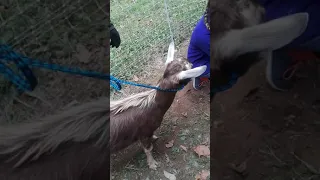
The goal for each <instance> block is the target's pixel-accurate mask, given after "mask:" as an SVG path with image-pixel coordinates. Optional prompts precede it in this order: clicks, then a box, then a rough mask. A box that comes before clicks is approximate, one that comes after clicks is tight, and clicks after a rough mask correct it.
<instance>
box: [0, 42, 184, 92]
mask: <svg viewBox="0 0 320 180" xmlns="http://www.w3.org/2000/svg"><path fill="white" fill-rule="evenodd" d="M1 60H2V61H3V62H5V63H9V62H14V63H15V64H16V65H17V66H18V67H19V69H20V71H22V72H23V74H24V76H25V77H26V79H24V78H22V77H21V76H20V75H17V74H15V73H14V71H12V70H11V69H10V68H9V67H8V66H6V65H5V64H4V63H2V62H1ZM29 66H30V67H38V68H44V69H48V70H53V71H60V72H64V73H69V74H74V75H82V76H86V77H91V78H97V79H102V80H109V81H110V86H111V87H112V88H114V89H115V90H116V91H120V90H121V89H122V87H121V84H127V85H132V86H138V87H144V88H149V89H155V90H158V91H164V92H177V91H180V90H182V89H183V88H184V86H182V87H180V88H178V89H162V88H160V87H156V86H150V85H145V84H139V83H134V82H129V81H125V80H121V79H118V78H116V77H114V76H112V75H109V74H103V73H99V72H94V71H84V70H81V69H78V68H70V67H65V66H60V65H57V64H49V63H46V62H41V61H39V60H36V59H30V58H28V57H25V56H22V55H21V54H18V53H16V52H14V51H13V50H12V48H10V47H9V46H8V45H3V44H0V73H2V74H3V75H4V76H5V78H6V79H8V80H9V81H11V82H12V83H13V84H14V85H16V87H17V88H18V89H19V90H21V91H32V90H33V89H34V87H35V86H36V85H37V83H38V82H37V79H36V78H35V76H34V75H33V73H32V71H31V69H30V68H29Z"/></svg>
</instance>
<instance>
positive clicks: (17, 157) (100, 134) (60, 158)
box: [0, 98, 110, 180]
mask: <svg viewBox="0 0 320 180" xmlns="http://www.w3.org/2000/svg"><path fill="white" fill-rule="evenodd" d="M109 102H110V101H109V98H100V99H99V100H96V101H93V102H90V103H86V104H83V105H80V106H77V107H72V108H70V109H69V110H66V111H64V112H61V113H58V114H56V115H53V116H49V117H46V118H43V119H41V121H36V122H31V123H24V124H17V125H10V126H3V127H0V179H1V180H15V179H22V180H24V179H28V180H29V179H30V180H43V179H46V180H50V179H62V180H64V179H79V180H82V179H83V180H84V179H97V180H99V179H106V178H109V159H110V158H109V146H108V142H109V125H110V123H109V121H110V119H109V113H110V109H109V105H108V104H109Z"/></svg>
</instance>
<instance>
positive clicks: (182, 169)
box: [111, 41, 210, 180]
mask: <svg viewBox="0 0 320 180" xmlns="http://www.w3.org/2000/svg"><path fill="white" fill-rule="evenodd" d="M187 45H188V41H185V42H184V43H183V44H182V45H181V47H179V48H178V49H179V51H178V52H177V53H176V54H177V57H179V56H180V57H183V56H184V57H185V56H186V51H187ZM164 61H165V59H164V58H163V57H162V58H161V57H158V58H156V59H155V62H154V64H152V65H150V68H151V70H150V74H149V73H148V74H145V76H142V77H137V79H139V82H143V83H150V84H153V85H154V84H156V82H157V81H158V79H159V78H160V76H162V73H163V65H164ZM148 72H149V71H148ZM141 90H144V89H141V88H139V90H138V89H136V88H132V87H130V88H126V89H125V90H124V93H125V94H131V93H133V92H137V91H141ZM209 112H210V105H209V87H208V86H207V87H204V89H203V90H201V91H194V90H193V88H192V86H191V83H189V84H188V86H186V87H185V88H184V89H183V90H182V91H180V92H178V93H177V96H176V98H175V101H174V103H173V104H172V106H171V108H170V109H169V111H168V112H167V114H166V115H165V118H164V120H163V123H162V125H161V127H160V128H159V129H158V130H157V132H156V133H155V134H156V135H157V136H158V137H159V139H158V140H157V141H156V142H155V147H154V150H153V153H154V158H155V160H156V161H157V162H158V163H159V166H158V169H157V170H156V171H155V170H151V169H149V168H148V165H147V160H146V155H145V154H144V152H143V150H142V149H141V147H140V146H139V144H134V145H132V146H130V147H128V148H127V149H125V150H123V151H121V152H119V153H117V154H115V155H113V156H112V158H111V159H112V165H111V167H112V179H114V180H134V179H139V180H148V179H149V180H153V179H154V180H159V179H167V178H166V177H165V175H164V171H166V172H168V173H171V174H173V175H175V176H176V178H177V179H186V180H187V179H188V180H189V179H196V178H195V177H196V176H197V175H198V174H199V173H200V172H202V171H205V172H206V171H209V170H210V157H206V156H201V157H198V155H197V154H196V153H195V152H194V151H193V148H194V147H196V146H198V145H204V146H206V147H210V127H209V125H210V115H209ZM172 140H173V146H172V147H167V146H168V145H166V144H168V143H169V142H170V141H171V142H172ZM181 145H182V147H181ZM184 147H185V148H186V150H184ZM203 174H204V173H203ZM207 179H210V177H207Z"/></svg>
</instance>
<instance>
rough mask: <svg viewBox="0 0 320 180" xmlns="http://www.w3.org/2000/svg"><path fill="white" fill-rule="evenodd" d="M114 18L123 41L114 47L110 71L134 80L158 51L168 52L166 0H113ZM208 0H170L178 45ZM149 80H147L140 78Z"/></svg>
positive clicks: (190, 29)
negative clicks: (116, 47) (117, 46)
mask: <svg viewBox="0 0 320 180" xmlns="http://www.w3.org/2000/svg"><path fill="white" fill-rule="evenodd" d="M110 3H111V4H110V9H111V10H110V11H111V13H110V16H111V22H112V23H113V24H114V26H115V27H116V29H117V30H118V31H119V33H120V36H121V40H122V44H121V45H120V47H119V48H118V49H111V52H110V61H111V64H110V65H111V74H112V75H114V76H117V77H119V78H123V79H126V80H131V79H132V77H133V76H134V75H139V74H141V73H145V72H146V71H147V70H146V69H145V67H146V66H147V65H148V64H150V62H152V61H154V60H155V56H156V55H159V54H160V55H165V54H166V53H167V50H168V46H169V43H170V41H171V37H170V30H169V26H168V22H167V17H166V16H167V15H166V11H165V4H164V1H163V0H111V2H110ZM206 3H207V0H167V5H168V11H169V17H170V24H171V28H172V31H173V36H174V41H175V45H176V46H177V45H179V44H180V43H181V42H183V41H184V40H186V39H189V38H190V35H191V33H192V30H193V28H194V27H195V25H196V23H197V21H198V20H199V19H200V17H201V16H202V15H203V13H204V10H205V7H206ZM163 59H165V58H163ZM141 83H148V82H141Z"/></svg>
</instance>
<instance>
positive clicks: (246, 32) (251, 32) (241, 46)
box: [214, 13, 309, 57]
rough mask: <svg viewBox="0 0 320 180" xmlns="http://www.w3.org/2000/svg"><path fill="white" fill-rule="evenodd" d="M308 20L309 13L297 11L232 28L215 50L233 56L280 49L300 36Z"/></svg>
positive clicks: (222, 54) (221, 54)
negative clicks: (250, 24)
mask: <svg viewBox="0 0 320 180" xmlns="http://www.w3.org/2000/svg"><path fill="white" fill-rule="evenodd" d="M308 21H309V15H308V13H296V14H293V15H289V16H285V17H282V18H279V19H275V20H272V21H269V22H266V23H263V24H259V25H255V26H252V27H248V28H244V29H241V30H231V31H230V32H228V33H227V34H226V35H225V36H224V37H223V38H221V39H220V40H219V41H218V42H217V43H216V45H215V46H216V47H214V48H215V52H216V53H217V55H220V56H222V57H233V56H238V55H241V54H244V53H248V52H257V51H263V50H275V49H279V48H281V47H283V46H285V45H287V44H289V43H290V42H291V41H293V40H294V39H295V38H297V37H298V36H300V35H301V34H302V33H303V32H304V31H305V29H306V28H307V25H308Z"/></svg>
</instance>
